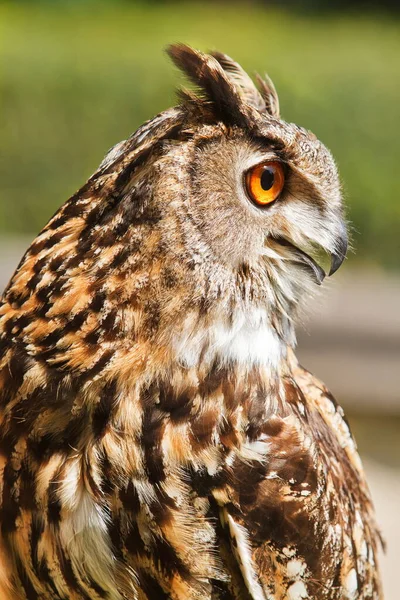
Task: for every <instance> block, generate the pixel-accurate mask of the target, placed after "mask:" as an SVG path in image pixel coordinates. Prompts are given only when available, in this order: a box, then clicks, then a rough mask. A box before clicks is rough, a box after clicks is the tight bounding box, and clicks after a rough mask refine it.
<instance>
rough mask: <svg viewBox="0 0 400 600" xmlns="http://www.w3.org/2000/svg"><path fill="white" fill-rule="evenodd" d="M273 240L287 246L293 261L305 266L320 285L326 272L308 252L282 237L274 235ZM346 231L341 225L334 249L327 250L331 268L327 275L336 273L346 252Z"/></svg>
mask: <svg viewBox="0 0 400 600" xmlns="http://www.w3.org/2000/svg"><path fill="white" fill-rule="evenodd" d="M273 239H274V241H275V242H277V243H278V244H280V245H281V246H286V247H289V248H290V250H291V252H292V256H293V255H294V257H295V262H298V263H300V264H301V265H303V267H305V268H306V269H307V270H308V271H309V273H310V274H311V275H312V276H313V279H314V281H315V283H316V284H318V285H321V283H322V282H323V281H324V279H325V276H326V273H325V271H324V269H323V268H322V267H321V266H320V265H319V264H318V263H317V262H316V261H315V260H314V258H312V257H311V256H310V255H309V254H307V253H306V252H304V250H302V249H301V248H299V247H298V246H295V245H294V244H293V243H292V242H290V241H289V240H288V239H286V238H284V237H281V236H279V237H274V238H273ZM347 243H348V241H347V232H346V229H345V227H344V226H343V228H342V230H341V232H340V235H339V236H338V237H337V239H336V241H335V250H333V251H329V255H330V257H331V268H330V271H329V277H330V276H331V275H333V274H334V273H336V271H337V270H338V269H339V267H340V265H341V264H342V263H343V261H344V259H345V257H346V253H347Z"/></svg>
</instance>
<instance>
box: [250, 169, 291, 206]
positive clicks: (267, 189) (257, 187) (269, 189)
mask: <svg viewBox="0 0 400 600" xmlns="http://www.w3.org/2000/svg"><path fill="white" fill-rule="evenodd" d="M284 183H285V175H284V172H283V167H282V165H281V163H279V162H277V161H269V162H265V163H262V164H261V165H257V166H256V167H253V168H252V169H250V171H248V172H247V173H246V188H247V192H248V194H249V196H250V198H251V199H252V200H253V201H254V202H255V203H256V204H258V205H259V206H265V205H266V204H271V202H274V200H276V199H277V198H278V196H279V194H280V193H281V191H282V188H283V184H284Z"/></svg>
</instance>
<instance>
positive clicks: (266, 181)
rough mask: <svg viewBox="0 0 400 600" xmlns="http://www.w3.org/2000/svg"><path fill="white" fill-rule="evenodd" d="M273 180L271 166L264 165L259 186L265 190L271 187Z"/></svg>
mask: <svg viewBox="0 0 400 600" xmlns="http://www.w3.org/2000/svg"><path fill="white" fill-rule="evenodd" d="M274 181H275V173H274V171H273V169H271V167H264V171H263V172H262V175H261V187H262V189H263V190H265V191H266V192H267V191H268V190H270V189H271V188H272V186H273V185H274Z"/></svg>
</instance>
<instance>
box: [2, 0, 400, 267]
mask: <svg viewBox="0 0 400 600" xmlns="http://www.w3.org/2000/svg"><path fill="white" fill-rule="evenodd" d="M399 34H400V24H399V22H398V20H396V19H395V18H389V17H384V16H382V17H377V16H376V15H374V16H368V15H362V14H361V15H347V16H345V15H339V16H338V15H335V16H333V17H328V16H324V17H312V16H310V15H307V16H304V17H302V16H299V15H298V14H296V15H295V14H291V15H290V14H288V13H285V12H281V11H278V10H274V11H273V10H271V9H266V8H262V7H260V6H256V5H246V4H229V5H228V4H225V5H218V4H217V5H208V4H207V5H206V4H201V5H200V4H192V3H188V4H186V3H177V4H169V3H167V4H164V3H163V4H152V5H140V4H134V5H132V4H129V5H128V4H117V5H115V6H114V7H110V5H108V7H106V6H102V5H101V3H97V4H96V3H95V4H89V5H87V6H86V8H85V7H82V6H81V7H80V8H79V7H77V6H75V7H74V8H69V9H68V7H67V6H66V5H60V4H57V5H53V7H51V6H49V5H46V6H43V5H42V6H39V5H36V6H35V5H27V4H25V5H24V6H19V7H18V6H15V5H9V4H5V5H2V6H1V7H0V39H1V41H0V61H1V62H0V65H1V66H0V153H1V160H0V230H1V231H3V232H34V231H36V230H38V229H40V227H41V226H42V225H43V224H44V223H45V222H46V220H47V219H48V217H49V216H50V214H51V213H52V212H54V210H55V209H56V208H57V207H58V206H59V205H60V204H61V203H62V202H63V201H64V200H65V199H66V198H67V197H68V196H69V195H70V194H71V193H72V192H73V191H74V190H75V189H76V188H77V187H79V186H80V185H81V184H82V183H83V182H84V181H85V179H86V178H87V176H88V175H89V174H90V173H91V172H92V171H94V170H95V168H96V167H97V165H98V163H99V162H100V160H101V158H102V156H103V155H104V153H105V151H106V150H107V148H108V147H110V146H111V145H113V144H114V143H115V142H117V141H118V140H120V139H123V138H125V137H127V135H129V133H130V132H132V131H133V130H134V129H135V128H136V127H137V126H138V125H139V124H140V123H141V122H142V121H143V120H145V119H148V118H150V117H151V116H152V115H153V114H155V113H156V112H158V111H160V110H163V109H164V108H166V107H168V106H169V105H171V104H172V103H173V101H174V95H173V88H174V85H175V84H176V82H177V80H178V77H177V74H176V73H175V72H174V69H173V67H172V66H171V65H170V64H169V62H168V61H167V59H166V57H165V55H164V54H163V48H164V47H165V45H166V44H167V43H170V42H172V41H183V42H187V43H190V44H192V45H194V46H196V47H199V48H201V49H207V48H218V49H221V50H222V51H224V52H227V53H228V54H231V55H233V56H234V57H235V58H236V59H237V60H239V61H240V62H241V63H242V64H243V66H245V67H246V68H248V69H250V70H251V71H256V70H257V71H260V72H263V71H264V70H268V72H269V74H270V75H271V76H272V78H273V79H274V81H275V84H276V86H277V88H278V91H279V94H280V99H281V105H282V112H283V116H284V117H285V118H286V119H287V120H290V121H295V122H297V123H299V124H301V125H303V126H305V127H307V128H310V129H312V130H313V131H314V132H315V133H316V134H317V135H318V136H319V137H320V138H321V139H322V140H323V141H324V142H325V143H326V144H327V145H328V147H330V148H331V149H332V151H333V152H334V154H335V156H336V159H337V161H338V163H339V167H340V170H341V174H342V178H343V180H344V188H345V194H346V198H347V203H348V205H349V217H350V220H351V221H352V223H353V225H354V228H355V233H354V242H355V246H356V250H357V256H358V258H359V259H362V260H365V261H367V262H370V263H375V264H385V265H388V266H399V264H400V259H399V246H400V244H399V242H398V239H399V231H400V185H399V180H400V171H399V167H398V160H399V155H400V152H399V150H400V142H399V138H400V136H399V132H398V120H397V121H396V116H397V118H398V107H399V105H400V85H399V82H398V78H397V77H396V75H395V65H396V61H397V60H398V58H399V54H400V35H399Z"/></svg>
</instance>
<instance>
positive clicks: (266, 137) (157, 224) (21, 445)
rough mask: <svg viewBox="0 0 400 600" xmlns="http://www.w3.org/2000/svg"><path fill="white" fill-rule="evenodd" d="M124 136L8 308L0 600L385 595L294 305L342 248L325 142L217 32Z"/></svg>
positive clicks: (1, 321)
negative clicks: (184, 82)
mask: <svg viewBox="0 0 400 600" xmlns="http://www.w3.org/2000/svg"><path fill="white" fill-rule="evenodd" d="M169 54H170V56H171V57H172V59H173V61H174V62H175V64H176V65H177V66H178V67H180V68H181V69H182V70H183V71H184V72H185V73H186V74H187V75H188V76H189V78H190V79H191V80H192V82H193V83H194V84H195V85H196V86H197V90H198V91H197V92H193V91H191V92H189V91H182V92H181V93H180V103H179V105H178V106H177V107H175V108H172V109H169V110H166V111H165V112H163V113H161V114H159V115H158V116H156V117H155V118H154V119H152V120H150V121H148V122H147V123H145V124H144V125H143V126H142V127H140V128H139V129H138V130H137V131H136V132H135V133H134V134H133V135H132V136H131V137H130V138H129V139H127V140H126V141H123V142H121V143H119V144H117V145H116V146H115V147H114V148H113V149H112V150H111V151H110V152H109V153H108V154H107V156H106V157H105V159H104V160H103V162H102V163H101V165H100V167H99V169H98V170H97V171H96V172H95V173H94V175H92V176H91V177H90V179H89V180H88V181H87V183H85V185H84V186H83V187H82V188H81V189H80V190H79V191H78V192H77V193H76V194H75V195H74V196H73V197H72V198H70V199H69V200H68V201H67V202H66V203H65V204H64V205H63V206H62V207H61V208H60V209H59V210H58V211H57V213H56V214H55V215H54V217H53V218H52V219H51V220H50V221H49V223H48V224H47V225H46V227H45V228H44V229H43V230H42V232H41V233H40V234H39V235H38V237H37V238H36V239H35V240H34V242H33V243H32V245H31V246H30V247H29V249H28V250H27V252H26V254H25V255H24V257H23V259H22V261H21V263H20V265H19V267H18V268H17V270H16V272H15V274H14V276H13V277H12V279H11V281H10V283H9V285H8V287H7V289H6V291H5V293H4V296H3V299H2V305H1V308H0V336H1V337H0V406H1V428H0V434H1V435H0V464H1V471H0V472H1V477H0V482H1V483H0V486H1V495H0V505H1V513H0V520H1V535H0V597H1V599H2V600H39V599H40V600H162V599H170V600H207V599H209V600H211V599H213V600H217V599H219V600H302V599H315V600H344V599H347V600H356V599H357V600H360V599H362V600H377V599H378V598H382V595H381V588H380V583H379V574H378V568H377V562H376V554H377V549H378V546H379V543H380V541H379V533H378V530H377V528H376V525H375V521H374V515H373V509H372V506H371V500H370V496H369V492H368V488H367V485H366V482H365V479H364V474H363V470H362V467H361V465H360V460H359V457H358V454H357V450H356V448H355V444H354V441H353V439H352V436H351V433H350V431H349V428H348V425H347V423H346V420H345V418H344V415H343V411H342V409H341V408H340V407H339V406H338V405H337V404H336V402H335V400H334V399H333V397H332V396H331V394H330V393H329V392H328V390H327V389H326V388H325V386H324V385H323V384H322V383H321V382H320V381H318V380H317V379H316V378H314V377H313V376H312V375H311V374H310V373H309V372H307V371H306V370H304V369H303V368H302V367H301V366H300V365H299V364H298V362H297V361H296V358H295V355H294V352H293V348H294V346H295V332H294V327H295V325H294V324H295V322H296V316H297V315H298V313H299V310H300V308H301V307H302V306H304V304H305V301H306V299H307V297H308V294H309V292H310V291H312V288H313V287H314V286H315V285H316V284H320V283H321V282H322V280H323V278H324V275H325V272H324V270H323V269H322V267H321V266H320V265H319V264H318V262H317V259H316V258H315V257H316V252H315V251H320V250H323V251H324V252H325V253H327V254H328V255H330V256H331V259H332V261H331V265H332V266H331V270H330V274H332V273H333V272H334V271H336V270H337V269H338V267H339V266H340V265H341V263H342V262H343V259H344V256H345V253H346V246H347V240H346V227H345V223H344V219H343V211H342V202H341V195H340V184H339V179H338V174H337V169H336V166H335V163H334V161H333V159H332V157H331V155H330V153H329V152H328V150H327V149H326V148H325V147H324V146H323V145H322V144H321V142H319V141H318V140H317V138H316V137H315V136H314V135H313V134H312V133H310V132H309V131H307V130H305V129H303V128H301V127H298V126H297V125H294V124H292V123H287V122H285V121H283V120H281V118H280V116H279V103H278V97H277V94H276V91H275V89H274V86H273V84H272V82H271V81H270V80H269V79H267V78H266V79H261V78H258V79H257V84H258V85H257V86H256V85H255V84H254V83H253V81H252V80H251V79H250V77H249V76H248V75H247V74H246V73H245V72H244V71H243V70H242V68H241V67H240V66H239V65H238V64H237V63H235V62H234V61H233V60H231V59H230V58H229V57H228V56H225V55H223V54H220V53H213V54H209V55H206V54H203V53H200V52H197V51H195V50H193V49H191V48H189V47H187V46H183V45H174V46H171V47H170V48H169Z"/></svg>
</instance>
